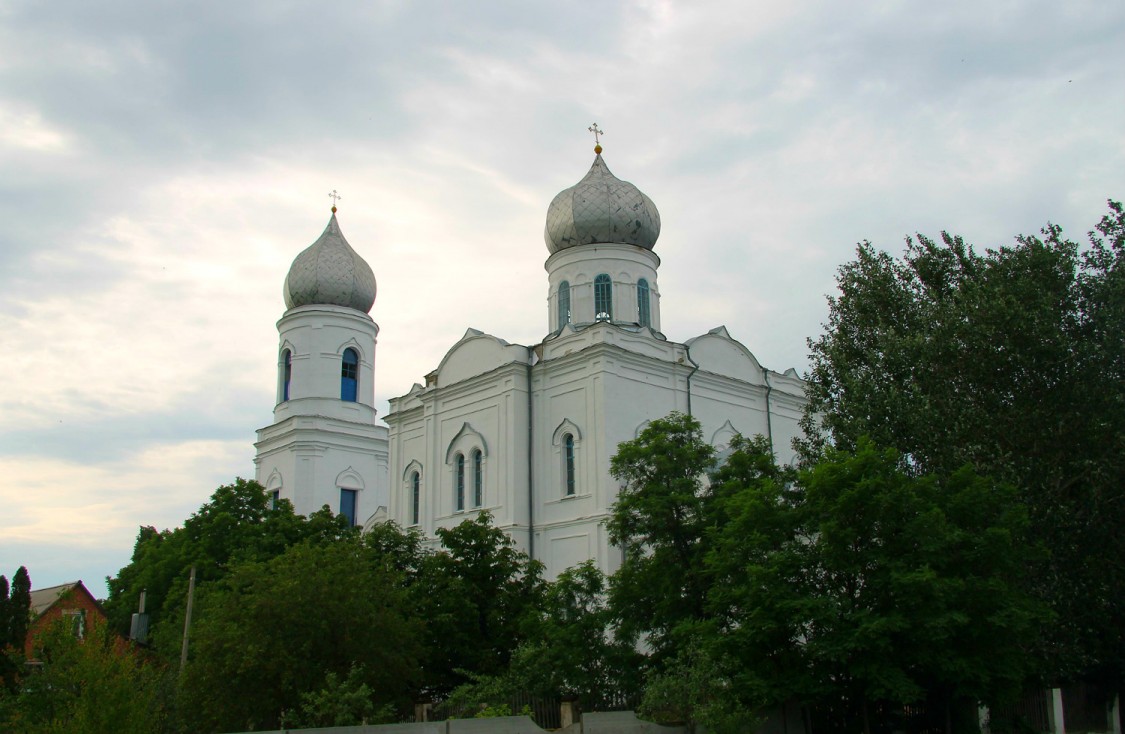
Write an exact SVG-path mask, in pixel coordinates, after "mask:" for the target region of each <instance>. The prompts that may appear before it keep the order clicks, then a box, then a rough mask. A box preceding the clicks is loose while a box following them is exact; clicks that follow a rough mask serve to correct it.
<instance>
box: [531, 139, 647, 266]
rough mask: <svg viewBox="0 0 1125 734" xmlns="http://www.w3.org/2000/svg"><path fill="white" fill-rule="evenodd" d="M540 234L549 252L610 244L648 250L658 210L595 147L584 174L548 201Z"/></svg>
mask: <svg viewBox="0 0 1125 734" xmlns="http://www.w3.org/2000/svg"><path fill="white" fill-rule="evenodd" d="M543 236H544V239H546V240H547V249H548V250H550V251H551V253H552V254H554V253H556V252H558V251H559V250H565V249H566V248H568V247H577V246H578V245H593V244H611V243H624V244H630V245H637V246H639V247H643V248H645V249H646V250H651V249H652V248H653V246H654V245H655V244H656V238H657V237H659V236H660V212H658V211H657V210H656V205H655V204H653V203H652V199H650V198H648V197H647V196H645V195H644V193H643V192H642V191H641V190H640V189H638V188H637V187H636V186H634V185H633V184H631V183H629V182H628V181H622V180H621V179H619V178H617V177H616V176H614V175H613V174H612V173H610V172H609V168H608V167H606V164H605V161H603V160H602V156H601V151H600V146H599V148H598V150H597V156H596V157H595V158H594V165H592V166H590V172H589V173H587V174H586V177H585V178H583V179H582V180H581V181H579V182H578V183H576V184H575V185H574V186H571V187H570V188H569V189H564V190H563V191H560V192H559V194H558V196H556V197H555V199H554V201H552V202H551V206H550V207H548V209H547V227H546V230H545V231H544V233H543Z"/></svg>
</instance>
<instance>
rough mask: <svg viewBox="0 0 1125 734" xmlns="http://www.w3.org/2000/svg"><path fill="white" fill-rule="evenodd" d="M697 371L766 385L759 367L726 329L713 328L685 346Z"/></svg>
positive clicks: (752, 356)
mask: <svg viewBox="0 0 1125 734" xmlns="http://www.w3.org/2000/svg"><path fill="white" fill-rule="evenodd" d="M684 345H685V346H686V347H687V348H688V350H689V353H690V354H691V359H692V361H693V362H695V363H696V364H698V365H699V369H701V370H705V371H707V372H711V373H714V374H716V375H723V376H725V377H733V378H735V379H738V380H742V381H744V382H749V383H752V384H754V385H763V384H765V378H764V377H762V365H761V364H760V363H759V362H758V359H757V357H755V356H754V355H753V354H752V353H751V352H750V350H749V349H747V348H746V347H745V346H744V345H743V344H742V343H741V342H739V341H737V340H735V339H733V338H731V335H730V332H728V331H727V327H725V326H716V327H715V328H714V329H711V330H710V331H708V332H707V333H706V334H701V335H699V336H697V337H693V338H691V339H688V340H687V341H686V342H684Z"/></svg>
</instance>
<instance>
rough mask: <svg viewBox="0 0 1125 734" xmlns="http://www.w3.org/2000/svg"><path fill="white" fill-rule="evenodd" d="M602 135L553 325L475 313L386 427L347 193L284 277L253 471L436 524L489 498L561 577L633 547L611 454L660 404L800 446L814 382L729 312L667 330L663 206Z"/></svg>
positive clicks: (307, 493)
mask: <svg viewBox="0 0 1125 734" xmlns="http://www.w3.org/2000/svg"><path fill="white" fill-rule="evenodd" d="M594 150H595V158H594V162H593V165H592V166H591V167H590V171H589V173H587V174H586V176H585V177H584V178H583V179H582V180H581V181H579V182H578V183H577V184H575V185H574V186H572V187H570V188H568V189H566V190H564V191H562V192H560V193H559V194H558V195H557V196H556V197H555V198H554V200H553V201H552V202H551V204H550V207H549V208H548V210H547V221H546V230H545V239H546V244H547V251H548V256H547V259H546V262H545V264H544V267H545V269H546V271H547V313H546V317H547V335H546V336H545V337H544V338H543V340H542V341H541V342H540V343H538V344H535V345H531V346H524V345H518V344H509V343H508V342H506V341H504V340H502V339H500V338H498V337H495V336H491V335H489V334H484V333H482V332H480V331H477V330H475V329H468V330H467V331H466V332H465V335H464V336H463V337H462V338H461V340H460V341H458V342H457V343H456V344H454V345H453V346H452V347H451V348H450V350H449V351H448V352H447V353H446V355H445V357H444V358H443V359H442V360H441V363H440V364H439V365H438V366H437V368H436V369H434V370H433V371H432V372H430V373H428V374H426V375H425V378H424V381H423V382H422V383H418V384H415V385H414V386H413V387H412V388H411V389H410V390H409V391H408V392H407V393H406V394H405V395H403V396H401V397H398V398H393V399H391V401H390V411H389V413H388V414H387V415H386V416H385V417H384V421H385V422H386V427H384V426H381V425H379V424H377V423H376V419H375V411H374V407H373V394H374V391H373V387H374V385H373V383H374V375H375V343H376V337H377V335H378V332H379V327H378V326H377V325H376V324H375V322H374V321H373V320H372V319H371V317H370V316H369V315H368V312H369V311H370V309H371V307H372V305H373V303H374V299H375V279H374V277H373V275H372V272H371V268H370V267H369V266H368V265H367V263H366V262H364V260H363V259H362V258H361V257H360V256H359V255H358V254H357V253H356V252H355V251H354V250H353V249H352V248H351V247H350V245H349V244H348V243H347V241H346V240H345V239H344V236H343V234H342V233H341V232H340V228H339V225H338V224H337V222H336V217H335V208H333V216H332V219H331V220H330V221H329V223H328V227H327V229H325V231H324V233H323V234H322V235H321V236H320V238H319V239H318V240H317V241H316V242H314V243H313V244H312V245H311V246H310V247H309V248H308V249H306V250H305V251H303V252H302V253H301V254H299V255H298V256H297V258H296V260H294V262H293V266H292V267H291V269H290V271H289V275H288V276H287V278H286V281H285V286H284V295H285V304H286V307H287V310H286V312H285V314H284V315H283V316H282V318H281V320H280V321H279V322H278V324H277V327H278V334H279V341H280V346H279V349H278V384H277V405H276V407H275V408H274V423H273V424H272V425H270V426H268V427H266V428H263V429H261V430H259V431H258V442H257V444H256V448H257V456H256V458H255V464H256V476H257V479H258V481H259V482H261V483H262V484H263V485H265V486H266V488H267V489H268V490H269V491H271V492H273V493H274V496H275V497H284V498H286V499H289V500H290V501H292V502H293V504H294V506H295V508H296V510H297V512H299V513H309V512H312V511H314V510H316V509H318V508H320V507H321V506H322V505H328V506H329V507H330V508H332V509H333V510H334V511H336V512H341V513H343V514H345V515H346V516H347V517H348V518H349V519H350V520H351V521H352V522H353V523H355V524H369V523H372V522H379V521H382V520H383V519H388V518H389V519H392V520H394V521H396V522H397V523H399V524H400V525H402V526H403V527H416V528H418V529H420V530H421V531H422V532H423V533H424V534H425V535H426V536H427V537H433V536H434V533H435V531H436V530H437V529H438V528H442V527H452V526H454V525H457V524H458V523H460V522H462V521H463V520H465V519H466V518H469V517H474V516H475V515H476V514H477V513H479V512H481V511H488V512H489V513H491V515H492V516H493V518H494V522H495V524H496V525H497V526H498V527H500V528H503V529H504V530H505V531H506V532H507V533H508V534H509V535H510V536H511V537H512V538H513V539H514V541H515V542H516V544H517V546H518V547H519V548H520V549H521V550H523V551H524V552H526V553H528V554H529V555H530V556H531V557H532V558H534V559H536V560H539V561H541V562H542V563H543V564H545V566H546V570H547V577H548V578H554V577H555V576H557V575H558V574H559V573H560V572H561V571H563V570H564V569H566V568H568V567H570V566H573V565H575V564H577V563H580V562H582V561H585V560H587V559H596V561H597V563H598V565H599V566H600V567H601V569H602V570H603V571H605V572H607V573H608V572H612V571H613V570H615V569H616V568H617V567H618V565H620V560H621V556H620V552H619V551H618V550H617V549H615V548H614V547H613V546H612V544H611V543H610V542H609V537H608V533H607V531H606V529H605V527H604V524H603V523H604V520H605V519H606V518H607V516H608V515H609V513H610V510H611V508H612V506H613V503H614V500H615V499H616V497H617V492H618V483H617V481H616V480H614V479H613V477H611V476H610V473H609V463H610V458H611V457H612V456H613V455H614V453H615V452H616V451H617V446H618V444H619V443H621V442H622V441H626V440H629V439H632V438H635V437H636V436H637V435H638V434H639V433H640V431H641V430H642V429H643V428H644V427H645V425H646V424H647V423H648V422H649V421H650V420H652V419H654V418H661V417H664V416H666V415H668V414H669V413H671V412H672V411H680V412H682V413H689V414H691V415H693V416H694V417H695V418H697V419H698V420H699V421H700V423H701V424H702V426H703V430H704V434H705V436H706V437H707V438H708V439H709V440H710V441H711V443H712V444H713V445H715V446H716V447H717V448H719V449H720V450H721V449H723V448H725V446H726V445H727V443H728V442H729V440H730V439H731V437H732V436H734V435H735V434H736V433H741V434H743V435H747V436H752V435H755V434H762V435H764V436H767V437H769V438H770V440H771V442H772V445H773V447H774V451H775V453H776V454H777V455H778V458H779V459H780V460H782V461H789V460H791V459H792V456H793V451H792V449H791V444H792V440H793V438H795V437H796V436H798V435H799V431H800V429H799V426H798V421H799V420H800V417H801V414H802V410H803V408H804V404H805V398H804V385H803V382H802V381H801V379H800V378H799V377H798V376H797V374H796V372H795V371H793V370H792V369H790V370H787V371H786V372H784V373H778V372H772V371H770V370H767V369H764V368H763V367H762V366H761V365H760V364H759V363H758V361H757V359H756V358H755V357H754V355H753V354H752V353H751V352H750V351H749V350H748V349H747V348H746V347H745V346H743V345H742V344H741V343H739V342H738V341H736V340H735V339H733V338H732V337H731V336H730V334H728V333H727V330H726V329H725V328H724V327H721V326H720V327H717V328H715V329H712V330H711V331H709V332H707V333H706V334H702V335H700V336H696V337H693V338H691V339H688V340H686V341H684V342H682V343H680V342H674V341H670V340H669V339H668V338H667V337H665V336H664V334H663V333H661V330H660V324H661V318H660V301H661V291H660V285H659V281H658V270H659V268H660V258H659V257H658V256H657V255H656V253H655V252H654V251H653V249H654V246H655V245H656V241H657V238H658V237H659V235H660V214H659V212H658V211H657V209H656V206H655V205H654V204H653V202H652V201H651V200H650V199H649V198H648V197H647V196H646V195H645V194H644V193H642V192H641V191H640V190H639V189H638V188H637V187H636V186H634V185H633V184H631V183H628V182H626V181H621V180H620V179H618V178H616V177H615V176H614V175H613V174H612V173H610V171H609V169H608V168H607V167H606V164H605V162H604V161H603V160H602V156H601V147H600V146H598V147H596V148H595V149H594ZM391 358H392V359H402V358H408V356H407V355H391Z"/></svg>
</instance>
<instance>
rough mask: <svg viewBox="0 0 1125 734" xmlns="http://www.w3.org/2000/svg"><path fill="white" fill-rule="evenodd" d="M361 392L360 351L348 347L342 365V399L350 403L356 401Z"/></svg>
mask: <svg viewBox="0 0 1125 734" xmlns="http://www.w3.org/2000/svg"><path fill="white" fill-rule="evenodd" d="M358 392H359V352H357V351H356V350H354V349H352V348H351V347H348V348H347V349H345V350H344V358H343V360H341V367H340V399H341V400H347V401H348V402H349V403H354V402H355V401H356V395H357V394H358Z"/></svg>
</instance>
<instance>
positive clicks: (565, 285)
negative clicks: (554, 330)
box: [559, 280, 570, 329]
mask: <svg viewBox="0 0 1125 734" xmlns="http://www.w3.org/2000/svg"><path fill="white" fill-rule="evenodd" d="M569 323H570V282H569V281H565V280H564V281H563V282H561V283H559V328H560V329H561V328H562V327H564V326H566V325H567V324H569Z"/></svg>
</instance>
